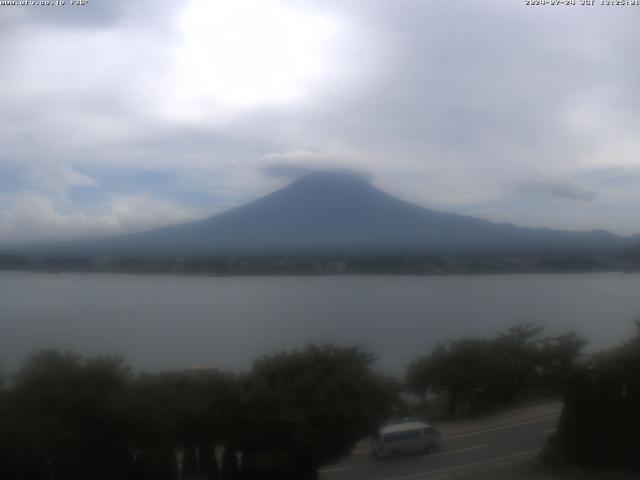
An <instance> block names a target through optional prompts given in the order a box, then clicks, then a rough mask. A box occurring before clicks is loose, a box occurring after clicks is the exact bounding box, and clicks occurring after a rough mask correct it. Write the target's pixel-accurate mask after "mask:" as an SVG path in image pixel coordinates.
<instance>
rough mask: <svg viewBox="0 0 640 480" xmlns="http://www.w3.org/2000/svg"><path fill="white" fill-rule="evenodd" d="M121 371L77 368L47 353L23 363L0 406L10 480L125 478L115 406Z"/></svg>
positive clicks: (63, 356)
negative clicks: (4, 417) (6, 421)
mask: <svg viewBox="0 0 640 480" xmlns="http://www.w3.org/2000/svg"><path fill="white" fill-rule="evenodd" d="M130 380H131V377H130V373H129V370H128V368H127V367H126V366H124V364H123V363H122V361H121V360H119V359H115V358H95V359H92V360H82V359H81V358H80V357H79V356H77V355H73V354H71V353H60V352H57V351H53V350H49V351H44V352H42V353H40V354H37V355H34V356H32V357H30V358H29V359H28V360H27V362H26V363H25V365H24V367H23V368H22V370H21V371H20V372H19V374H18V375H17V376H16V378H15V382H14V385H13V386H12V388H11V392H10V395H9V396H8V398H7V400H6V406H5V408H6V413H7V415H8V416H9V417H10V418H11V422H10V424H9V425H8V426H7V429H8V431H9V432H10V437H11V438H12V445H11V448H12V449H13V451H12V453H11V455H10V459H9V465H8V466H7V468H8V470H9V472H12V474H14V475H16V477H15V478H43V476H47V477H51V478H65V479H70V480H73V479H76V478H77V479H80V478H89V477H92V476H94V477H95V478H98V475H106V474H109V473H113V472H116V471H121V470H127V468H128V467H127V466H128V464H129V463H130V462H131V455H130V452H129V450H128V449H127V446H126V438H127V434H128V427H129V425H128V421H127V419H126V415H124V414H123V411H122V406H123V405H124V401H123V400H124V397H125V395H126V391H127V387H128V384H129V382H130Z"/></svg>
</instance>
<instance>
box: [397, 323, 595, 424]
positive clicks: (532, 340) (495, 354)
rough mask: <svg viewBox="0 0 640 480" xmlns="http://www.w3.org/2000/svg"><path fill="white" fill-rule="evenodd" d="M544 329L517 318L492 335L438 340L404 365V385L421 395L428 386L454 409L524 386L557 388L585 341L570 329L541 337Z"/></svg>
mask: <svg viewBox="0 0 640 480" xmlns="http://www.w3.org/2000/svg"><path fill="white" fill-rule="evenodd" d="M543 330H544V328H543V327H540V326H536V325H533V324H520V325H516V326H514V327H511V328H510V329H509V330H507V331H506V332H503V333H499V334H498V335H497V336H496V338H494V339H477V338H465V339H461V340H456V341H452V342H449V343H448V344H446V345H442V344H439V345H437V346H436V347H435V348H434V349H433V351H432V352H431V353H430V354H429V355H427V356H425V357H421V358H418V359H416V360H415V361H413V362H412V363H411V364H410V365H409V367H408V369H407V373H406V377H405V382H406V386H407V388H408V389H409V391H411V392H413V393H416V394H418V395H421V396H422V397H423V398H424V397H425V395H426V394H427V393H428V392H431V393H436V394H439V395H443V396H445V397H446V398H447V399H448V401H449V413H450V414H453V415H455V414H460V413H465V412H474V411H478V410H482V409H484V408H489V407H491V406H494V405H497V404H500V403H506V402H510V401H512V400H514V399H515V398H517V397H518V396H519V395H522V394H523V393H524V392H527V391H532V390H536V391H541V392H545V393H558V392H560V391H561V390H562V387H563V385H564V382H565V380H566V378H567V376H568V374H569V372H570V371H571V369H572V368H573V365H574V364H575V362H576V361H577V359H578V358H579V356H580V354H581V352H582V349H583V347H584V346H585V344H586V341H585V340H584V339H583V338H582V337H579V336H578V335H576V334H575V333H574V332H570V333H568V334H565V335H561V336H557V337H541V333H542V332H543Z"/></svg>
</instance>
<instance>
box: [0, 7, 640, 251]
mask: <svg viewBox="0 0 640 480" xmlns="http://www.w3.org/2000/svg"><path fill="white" fill-rule="evenodd" d="M215 3H220V5H222V4H223V3H224V5H223V7H224V8H223V9H222V10H220V12H221V13H222V14H224V15H216V12H218V10H216V8H218V7H216V4H215ZM215 3H214V2H204V1H202V0H185V1H183V2H175V1H173V0H140V1H137V2H130V1H129V0H112V1H109V2H106V1H103V2H90V4H89V5H88V6H87V7H79V8H75V9H72V7H69V8H60V9H57V8H54V7H51V8H49V9H45V8H23V7H16V8H13V7H5V8H3V9H1V10H2V11H0V23H1V25H0V37H1V38H2V40H3V42H5V44H8V43H10V44H11V45H12V48H9V49H7V51H6V52H5V53H4V54H3V55H2V56H1V57H0V85H2V89H0V105H2V108H1V109H0V122H2V125H3V128H2V129H0V145H2V147H3V151H2V152H0V153H1V155H2V158H4V159H8V160H7V161H10V162H11V165H9V166H7V164H6V162H5V164H3V162H0V174H2V175H3V178H0V195H4V196H5V197H3V198H6V195H24V196H25V203H24V204H20V202H18V203H15V202H9V203H2V204H0V218H1V219H3V220H4V222H5V225H3V226H2V227H0V228H2V232H3V235H4V236H5V237H7V236H11V237H12V238H15V239H18V238H20V235H22V236H23V238H25V239H27V238H29V239H31V238H33V237H34V234H32V233H29V232H38V234H39V235H46V232H47V229H48V228H50V229H51V231H52V232H56V233H55V235H64V234H65V231H66V232H67V233H68V235H69V236H72V235H75V234H83V235H84V234H85V233H87V232H88V230H89V229H90V228H89V227H84V226H83V225H94V224H93V223H92V222H94V221H98V220H99V221H98V223H96V224H95V225H96V226H95V228H96V231H100V232H102V231H105V230H104V229H102V228H103V227H100V226H98V225H103V226H104V225H108V224H109V222H108V221H107V220H106V218H107V217H108V216H109V215H108V214H107V212H111V213H112V214H113V215H115V217H118V218H124V216H126V215H125V213H124V212H123V211H122V210H121V209H122V208H124V206H123V204H122V203H119V204H118V203H117V202H118V201H119V200H118V198H120V199H124V198H131V201H132V202H133V203H132V208H133V209H134V210H136V211H137V207H135V200H133V198H138V197H139V196H140V195H141V194H144V195H146V196H147V197H148V198H153V199H155V200H154V201H165V202H167V203H168V204H169V206H167V213H166V218H167V222H169V219H170V218H171V219H175V218H178V217H177V216H175V215H173V214H171V212H172V209H171V207H170V205H179V208H181V209H184V211H183V212H182V213H184V214H187V213H188V212H202V211H203V209H207V211H208V212H212V211H216V210H217V209H219V208H223V207H225V208H226V207H229V206H233V205H238V204H241V203H243V202H246V201H248V200H250V199H252V198H255V197H257V196H260V195H262V194H264V193H267V192H269V191H271V190H273V189H275V188H277V187H279V186H281V185H282V184H283V183H284V181H285V180H286V179H290V178H292V177H295V176H297V175H299V174H301V173H303V172H305V171H309V170H314V169H318V168H329V169H334V170H335V169H342V170H344V169H349V170H355V171H359V172H367V174H368V175H371V176H372V177H373V178H375V182H376V185H378V186H379V187H381V188H384V189H386V190H388V191H390V192H391V193H394V194H396V195H399V196H401V197H403V198H405V199H407V200H410V201H413V202H416V203H419V204H422V205H426V206H431V207H433V208H438V209H441V210H450V211H456V212H458V213H470V214H474V213H478V214H479V213H481V214H482V215H485V216H488V217H490V218H492V219H494V220H497V221H510V222H513V223H518V224H520V225H528V224H536V225H540V224H541V223H542V222H548V223H549V224H550V225H551V224H554V225H563V226H565V227H566V228H582V227H586V226H589V227H591V226H598V227H603V228H608V229H612V230H616V231H625V232H630V233H633V232H638V231H640V224H638V223H637V220H634V221H630V220H628V219H626V220H625V219H624V218H623V216H622V215H621V214H617V213H616V212H629V211H632V209H633V208H635V206H636V205H637V203H638V202H639V201H640V193H639V192H638V190H637V188H636V187H637V183H635V180H634V178H636V176H637V173H636V172H637V169H638V168H640V157H638V155H637V152H638V151H640V139H639V138H638V136H637V134H636V132H635V129H634V125H635V124H636V123H637V122H636V117H637V111H638V109H639V108H640V93H639V92H638V89H637V88H636V83H637V78H638V76H639V75H640V64H639V63H638V62H637V61H636V60H635V57H634V56H633V52H632V51H631V50H629V49H622V48H618V46H619V45H632V44H634V43H637V41H638V40H640V31H638V29H637V25H636V21H635V20H636V19H635V17H634V16H633V15H629V13H628V12H627V9H610V8H609V9H607V8H605V7H599V6H594V7H593V8H572V9H561V10H558V9H536V11H535V12H534V11H533V10H532V9H527V8H525V7H523V6H522V5H521V4H519V3H509V2H506V3H505V2H504V1H503V0H483V1H482V2H478V1H476V0H460V1H458V2H454V3H451V2H415V1H413V0H397V1H395V2H393V5H392V6H390V3H389V2H388V1H387V0H354V1H350V2H344V1H339V0H309V1H308V2H304V5H302V4H301V2H298V1H297V0H274V1H273V2H270V3H269V6H263V7H260V8H261V9H262V10H260V12H266V13H265V16H261V17H260V18H258V17H256V16H255V12H252V11H251V9H248V8H247V6H250V5H258V4H261V3H262V2H256V1H254V0H242V1H238V2H215ZM189 12H190V13H189ZM207 15H209V16H213V17H214V19H216V21H218V22H220V19H222V18H225V19H227V18H228V19H230V20H228V21H226V20H225V22H227V23H228V24H229V25H225V27H228V28H226V30H224V29H222V30H224V31H226V32H227V34H228V35H227V37H225V38H229V39H231V40H233V41H229V42H226V43H225V42H218V41H217V40H219V38H218V37H216V35H217V33H216V32H212V31H210V30H209V29H207V28H206V27H207V25H208V24H207V18H205V17H206V16H207ZM252 15H253V16H252ZM267 17H268V18H267ZM269 19H271V20H269ZM214 23H215V22H214ZM236 26H237V28H236ZM251 26H256V27H257V28H258V27H259V32H258V33H259V35H258V34H257V33H256V34H255V35H254V36H252V35H251V33H252V30H251V28H250V27H251ZM218 33H220V32H219V31H218ZM225 35H226V34H225ZM261 39H262V40H263V41H261ZM202 42H214V43H215V46H216V49H215V52H214V53H215V55H213V54H212V55H211V56H207V55H206V53H207V48H206V46H203V43H202ZM216 42H217V43H216ZM256 42H260V43H256ZM194 45H195V47H194ZM198 45H200V46H199V47H198ZM220 45H223V48H220ZM278 45H282V48H278ZM558 45H562V48H558ZM196 47H197V48H196ZM270 58H271V59H272V60H273V61H269V59H270ZM225 62H226V63H225ZM288 68H290V71H288V72H283V69H288ZM200 69H202V70H200ZM283 79H284V80H283ZM190 86H192V87H194V88H190ZM254 86H257V87H264V88H265V90H264V91H263V92H262V94H263V95H260V97H261V98H258V97H254V96H253V92H254V90H256V89H255V88H253V87H254ZM240 87H241V88H240ZM267 87H268V88H267ZM281 87H287V92H286V93H287V94H286V95H280V93H281V92H280V90H279V89H280V88H281ZM289 87H290V88H289ZM247 92H248V93H247ZM240 94H241V95H240ZM226 97H228V98H226ZM239 97H242V98H239ZM240 100H242V101H240ZM267 100H268V101H267ZM608 171H611V172H615V175H613V174H612V175H611V176H607V175H608V174H604V173H603V174H602V175H601V176H600V177H602V178H601V179H600V180H599V179H598V178H600V177H598V176H597V175H595V174H594V175H595V176H594V177H593V178H592V177H589V176H588V172H608ZM140 172H157V173H159V174H161V176H162V180H157V181H149V180H148V178H147V177H146V176H145V175H144V174H142V173H140ZM585 172H587V173H585ZM124 176H128V178H127V181H121V182H118V181H117V179H118V178H123V177H124ZM159 176H160V175H159ZM145 179H146V180H145ZM522 179H529V180H525V181H523V180H522ZM78 192H82V193H83V194H84V196H83V195H79V194H77V193H78ZM87 192H90V193H87ZM514 192H515V193H517V195H514ZM596 192H597V195H596ZM87 195H89V196H92V202H93V203H92V209H93V208H94V207H95V208H97V210H91V211H89V209H88V207H87V204H86V200H87V198H86V196H87ZM122 195H124V196H122ZM127 195H129V196H131V197H127ZM533 195H535V197H533ZM531 198H535V199H536V202H535V203H536V204H538V205H537V207H536V206H534V205H532V204H533V203H534V202H530V201H527V199H531ZM558 198H560V199H565V200H569V199H571V200H575V202H573V203H572V205H573V208H574V209H573V210H572V211H571V212H568V210H566V209H551V210H545V211H542V210H541V208H542V207H541V206H540V204H545V205H546V202H544V201H542V202H541V201H539V200H540V199H544V200H549V201H553V200H554V199H558ZM210 200H211V202H212V203H211V205H210V206H208V207H205V206H204V205H205V204H206V203H207V202H208V201H210ZM121 201H124V200H121ZM587 201H588V202H590V203H589V209H588V210H586V209H585V210H584V211H583V212H579V211H578V210H579V209H580V208H581V207H583V206H584V203H585V202H587ZM38 202H40V203H38ZM94 203H95V204H97V205H99V208H98V207H96V206H95V205H93V204H94ZM47 205H48V206H49V207H50V209H52V210H50V211H48V213H47V208H49V207H47ZM100 209H102V210H100ZM119 209H120V210H119ZM118 211H119V212H120V213H116V212H118ZM21 212H22V213H23V214H24V216H25V217H29V218H30V219H31V220H29V222H28V223H29V225H31V227H28V228H27V227H25V226H24V225H23V224H22V223H20V221H19V217H20V214H21ZM34 212H41V215H36V213H34ZM157 212H158V215H160V216H161V215H162V214H163V213H162V209H161V208H159V209H158V210H157ZM74 215H75V217H74ZM100 215H107V217H100ZM172 215H173V216H172ZM59 216H62V218H58V217H59ZM115 217H112V218H115ZM133 217H135V215H133ZM133 217H132V218H133ZM55 218H58V220H52V219H55ZM625 218H626V217H625ZM74 219H75V220H74ZM96 219H98V220H96ZM9 220H10V221H9ZM141 221H143V220H141ZM158 221H159V220H158ZM6 222H9V225H11V227H7V226H6ZM38 222H41V226H38ZM65 222H70V223H66V224H67V225H69V228H68V229H66V230H65V228H60V227H56V225H60V224H65ZM100 222H102V223H100ZM151 223H152V224H155V223H157V222H156V221H154V222H151ZM116 224H118V225H121V227H118V228H119V229H120V230H123V229H125V230H126V229H127V228H135V226H136V225H137V224H138V223H137V222H135V221H133V222H124V223H123V222H120V223H118V221H116ZM72 225H76V227H72ZM105 228H106V227H105ZM113 228H115V227H113ZM113 228H112V230H109V231H113ZM11 229H13V230H12V231H13V232H14V233H11V231H10V230H11ZM101 229H102V230H101ZM116 230H117V229H116Z"/></svg>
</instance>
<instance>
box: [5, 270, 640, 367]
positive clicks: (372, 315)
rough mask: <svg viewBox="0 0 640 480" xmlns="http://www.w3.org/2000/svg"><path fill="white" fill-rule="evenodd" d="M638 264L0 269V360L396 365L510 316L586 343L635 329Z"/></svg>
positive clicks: (639, 302)
mask: <svg viewBox="0 0 640 480" xmlns="http://www.w3.org/2000/svg"><path fill="white" fill-rule="evenodd" d="M637 318H640V275H635V274H622V273H598V274H526V275H524V274H519V275H486V276H332V277H323V276H318V277H198V276H172V275H165V276H151V275H124V274H81V273H79V274H75V273H62V274H47V273H27V272H0V329H1V331H0V371H3V372H4V373H7V372H11V371H13V370H15V369H16V368H17V367H18V366H19V365H20V363H21V362H22V360H23V359H24V358H25V356H26V355H27V354H29V353H31V352H34V351H37V350H38V349H41V348H45V347H57V348H63V349H73V350H75V351H77V352H79V353H87V354H118V355H121V356H123V357H124V358H125V359H126V360H127V362H129V363H130V364H131V365H133V366H134V367H136V368H140V369H146V370H157V369H163V368H182V367H185V366H193V365H205V364H206V365H214V366H217V367H220V368H223V369H227V368H228V369H232V370H243V369H247V368H249V367H250V365H251V360H252V359H254V358H256V357H258V356H260V355H262V354H268V353H272V352H274V351H277V350H281V349H291V348H296V347H302V346H304V345H305V344H306V343H308V342H316V343H320V342H337V343H340V344H353V343H356V344H359V345H362V346H363V347H365V348H366V349H368V350H370V351H372V352H373V353H375V354H376V355H377V356H378V357H379V360H378V367H379V368H380V369H382V370H383V371H385V372H388V373H395V374H400V373H402V372H403V371H404V368H405V366H406V365H407V363H408V362H409V361H411V360H412V359H413V358H415V357H416V356H419V355H422V354H425V353H427V352H428V351H429V349H430V348H431V347H433V346H434V344H435V343H437V342H441V341H446V340H448V339H456V338H459V337H461V336H470V335H475V336H491V335H493V334H494V333H495V332H497V331H500V330H504V329H506V328H508V327H509V326H511V325H513V324H516V323H521V322H537V323H540V324H544V325H547V326H548V332H549V333H550V334H555V333H564V332H566V331H568V330H576V331H577V332H578V333H580V334H582V335H584V336H585V337H586V338H587V339H589V341H590V345H589V349H590V350H592V351H593V350H598V349H601V348H605V347H609V346H612V345H615V344H617V343H619V342H620V341H622V340H624V339H625V338H627V337H628V336H630V335H631V334H632V333H633V332H634V325H633V321H634V320H635V319H637Z"/></svg>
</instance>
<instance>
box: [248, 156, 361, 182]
mask: <svg viewBox="0 0 640 480" xmlns="http://www.w3.org/2000/svg"><path fill="white" fill-rule="evenodd" d="M362 163H363V161H362V159H357V158H355V157H350V156H349V155H339V154H323V153H316V152H310V151H307V150H293V151H289V152H284V153H269V154H267V155H263V156H262V157H261V158H260V163H259V167H258V168H259V170H260V171H261V172H262V173H264V174H265V175H268V176H271V177H276V178H286V179H289V180H292V179H296V178H299V177H302V176H304V175H307V174H309V173H312V172H316V171H321V170H322V171H327V170H331V171H336V172H344V173H350V174H352V175H357V176H359V177H362V178H365V179H371V178H372V176H371V174H369V173H367V172H366V171H365V169H364V168H363V167H358V166H357V165H358V164H362Z"/></svg>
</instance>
